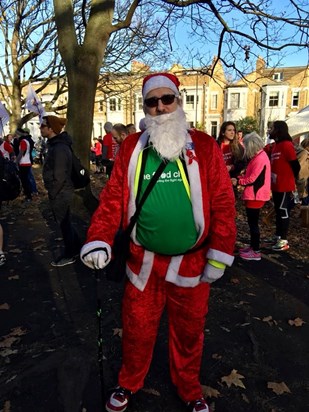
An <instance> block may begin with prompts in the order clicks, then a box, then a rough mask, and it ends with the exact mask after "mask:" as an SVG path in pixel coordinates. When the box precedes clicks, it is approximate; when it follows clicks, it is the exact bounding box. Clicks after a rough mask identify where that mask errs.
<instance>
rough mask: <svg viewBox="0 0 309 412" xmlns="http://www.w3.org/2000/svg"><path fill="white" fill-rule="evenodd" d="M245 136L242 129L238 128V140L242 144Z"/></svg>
mask: <svg viewBox="0 0 309 412" xmlns="http://www.w3.org/2000/svg"><path fill="white" fill-rule="evenodd" d="M243 138H244V133H243V131H242V130H237V140H238V142H239V143H240V144H241V145H242V141H243Z"/></svg>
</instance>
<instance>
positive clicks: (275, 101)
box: [268, 92, 279, 107]
mask: <svg viewBox="0 0 309 412" xmlns="http://www.w3.org/2000/svg"><path fill="white" fill-rule="evenodd" d="M268 105H269V107H278V106H279V92H270V93H269V100H268Z"/></svg>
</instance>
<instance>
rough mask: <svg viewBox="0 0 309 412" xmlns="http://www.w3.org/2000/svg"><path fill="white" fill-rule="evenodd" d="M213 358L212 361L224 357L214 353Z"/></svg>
mask: <svg viewBox="0 0 309 412" xmlns="http://www.w3.org/2000/svg"><path fill="white" fill-rule="evenodd" d="M211 357H212V359H222V355H219V354H218V353H213V354H212V355H211Z"/></svg>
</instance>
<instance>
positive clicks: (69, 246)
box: [40, 116, 81, 267]
mask: <svg viewBox="0 0 309 412" xmlns="http://www.w3.org/2000/svg"><path fill="white" fill-rule="evenodd" d="M65 124H66V119H64V118H60V117H57V116H44V117H43V121H42V123H41V125H40V130H41V135H42V137H46V138H47V140H48V143H47V146H48V152H47V155H46V157H45V161H44V165H43V180H44V185H45V188H46V190H47V191H48V197H49V201H50V205H51V209H52V212H53V215H54V218H55V221H56V222H57V223H58V224H59V226H60V229H61V232H62V237H63V241H64V246H65V250H64V254H63V255H62V256H60V257H59V258H58V259H56V260H54V261H52V262H51V265H52V266H57V267H60V266H65V265H70V264H72V263H74V262H75V260H76V256H77V255H78V254H79V250H80V247H81V242H80V240H79V237H78V235H77V233H76V231H75V230H74V228H73V226H72V223H71V212H70V204H71V201H72V197H73V193H74V188H73V183H72V180H71V171H72V149H71V145H72V139H71V137H70V136H69V135H68V133H67V132H65V131H63V132H62V129H63V128H64V126H65Z"/></svg>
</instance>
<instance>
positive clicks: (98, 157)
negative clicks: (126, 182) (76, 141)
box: [93, 137, 102, 174]
mask: <svg viewBox="0 0 309 412" xmlns="http://www.w3.org/2000/svg"><path fill="white" fill-rule="evenodd" d="M93 140H94V146H93V148H94V153H95V167H96V171H95V172H94V173H95V174H98V173H102V144H101V143H100V142H99V139H98V138H97V137H95V138H94V139H93Z"/></svg>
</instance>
